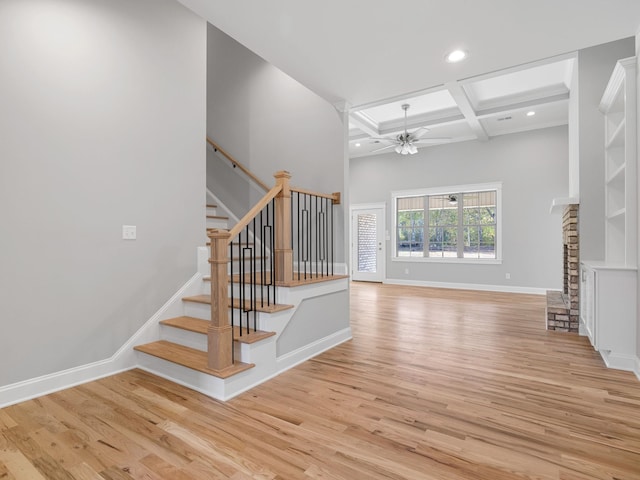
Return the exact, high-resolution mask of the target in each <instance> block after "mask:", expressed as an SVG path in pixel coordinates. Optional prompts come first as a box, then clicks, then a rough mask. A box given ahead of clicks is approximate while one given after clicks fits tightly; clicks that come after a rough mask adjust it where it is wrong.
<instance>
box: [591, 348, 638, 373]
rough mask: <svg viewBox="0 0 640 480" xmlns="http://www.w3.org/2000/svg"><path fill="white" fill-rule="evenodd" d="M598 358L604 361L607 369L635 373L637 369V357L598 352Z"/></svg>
mask: <svg viewBox="0 0 640 480" xmlns="http://www.w3.org/2000/svg"><path fill="white" fill-rule="evenodd" d="M599 353H600V356H601V357H602V359H603V360H604V363H605V365H606V366H607V368H614V369H616V370H625V371H627V372H636V371H637V367H638V357H636V356H635V355H627V354H624V353H615V352H607V351H603V350H600V351H599ZM636 375H637V373H636Z"/></svg>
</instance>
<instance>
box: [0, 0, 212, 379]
mask: <svg viewBox="0 0 640 480" xmlns="http://www.w3.org/2000/svg"><path fill="white" fill-rule="evenodd" d="M205 49H206V24H205V22H204V21H202V20H201V19H199V18H198V17H196V16H195V15H194V14H193V13H191V12H190V11H188V10H186V9H185V8H184V7H183V6H181V5H180V4H178V3H177V2H174V1H172V0H49V1H47V2H42V1H32V0H3V1H2V2H1V3H0V105H1V106H2V107H1V108H0V159H1V161H0V218H1V219H2V224H1V225H2V227H1V228H2V234H1V235H0V331H1V332H2V333H1V334H0V365H2V368H0V385H6V384H10V383H14V382H17V381H21V380H26V379H29V378H33V377H36V376H39V375H43V374H48V373H52V372H56V371H60V370H64V369H68V368H72V367H76V366H80V365H84V364H87V363H90V362H93V361H97V360H101V359H105V358H108V357H110V356H111V355H112V354H113V353H114V352H115V351H116V350H117V349H118V348H119V347H121V346H122V345H123V343H124V342H125V341H126V340H127V339H128V338H129V337H130V336H131V335H132V334H133V333H134V332H135V331H136V330H137V329H138V328H139V327H140V326H141V325H142V324H143V323H144V322H145V321H146V320H148V319H149V318H150V317H151V315H153V313H154V312H156V311H157V310H158V309H159V308H160V307H161V306H162V305H163V304H164V303H165V302H166V301H167V300H168V299H169V298H170V297H171V295H173V294H174V293H175V292H176V291H177V290H178V288H179V287H180V286H181V285H183V284H184V282H185V281H186V280H188V279H189V278H190V277H191V276H192V275H193V274H194V273H195V272H196V246H197V245H198V244H200V243H202V242H201V240H202V239H203V230H204V225H205V223H204V203H205V180H204V176H205V143H204V141H203V140H204V136H205V118H206V112H205V100H206V99H205V93H206V92H205V84H206V69H205V66H206V50H205ZM123 224H130V225H136V226H137V228H138V240H136V241H124V240H122V239H121V235H122V225H123Z"/></svg>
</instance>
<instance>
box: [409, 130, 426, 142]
mask: <svg viewBox="0 0 640 480" xmlns="http://www.w3.org/2000/svg"><path fill="white" fill-rule="evenodd" d="M427 132H429V129H428V128H427V127H420V128H419V129H417V130H416V131H415V132H413V133H410V134H409V135H410V136H411V138H412V139H413V141H415V140H420V137H422V136H423V135H424V134H426V133H427Z"/></svg>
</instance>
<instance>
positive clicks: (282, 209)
mask: <svg viewBox="0 0 640 480" xmlns="http://www.w3.org/2000/svg"><path fill="white" fill-rule="evenodd" d="M274 177H275V179H276V185H281V186H282V190H281V191H280V193H279V194H278V195H277V196H276V198H275V200H276V225H275V237H276V244H275V252H274V254H275V255H274V259H275V276H276V281H277V282H284V283H289V282H291V281H292V280H293V248H292V247H291V186H290V185H289V180H290V179H291V174H290V173H289V172H287V171H285V170H281V171H279V172H276V173H275V174H274Z"/></svg>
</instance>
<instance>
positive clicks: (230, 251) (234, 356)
mask: <svg viewBox="0 0 640 480" xmlns="http://www.w3.org/2000/svg"><path fill="white" fill-rule="evenodd" d="M229 258H230V259H231V263H230V266H229V269H230V272H231V273H230V278H231V282H230V289H231V363H235V361H236V354H235V350H234V348H233V330H234V328H233V327H234V326H235V316H234V312H233V241H231V244H230V245H229ZM212 281H213V279H212Z"/></svg>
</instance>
